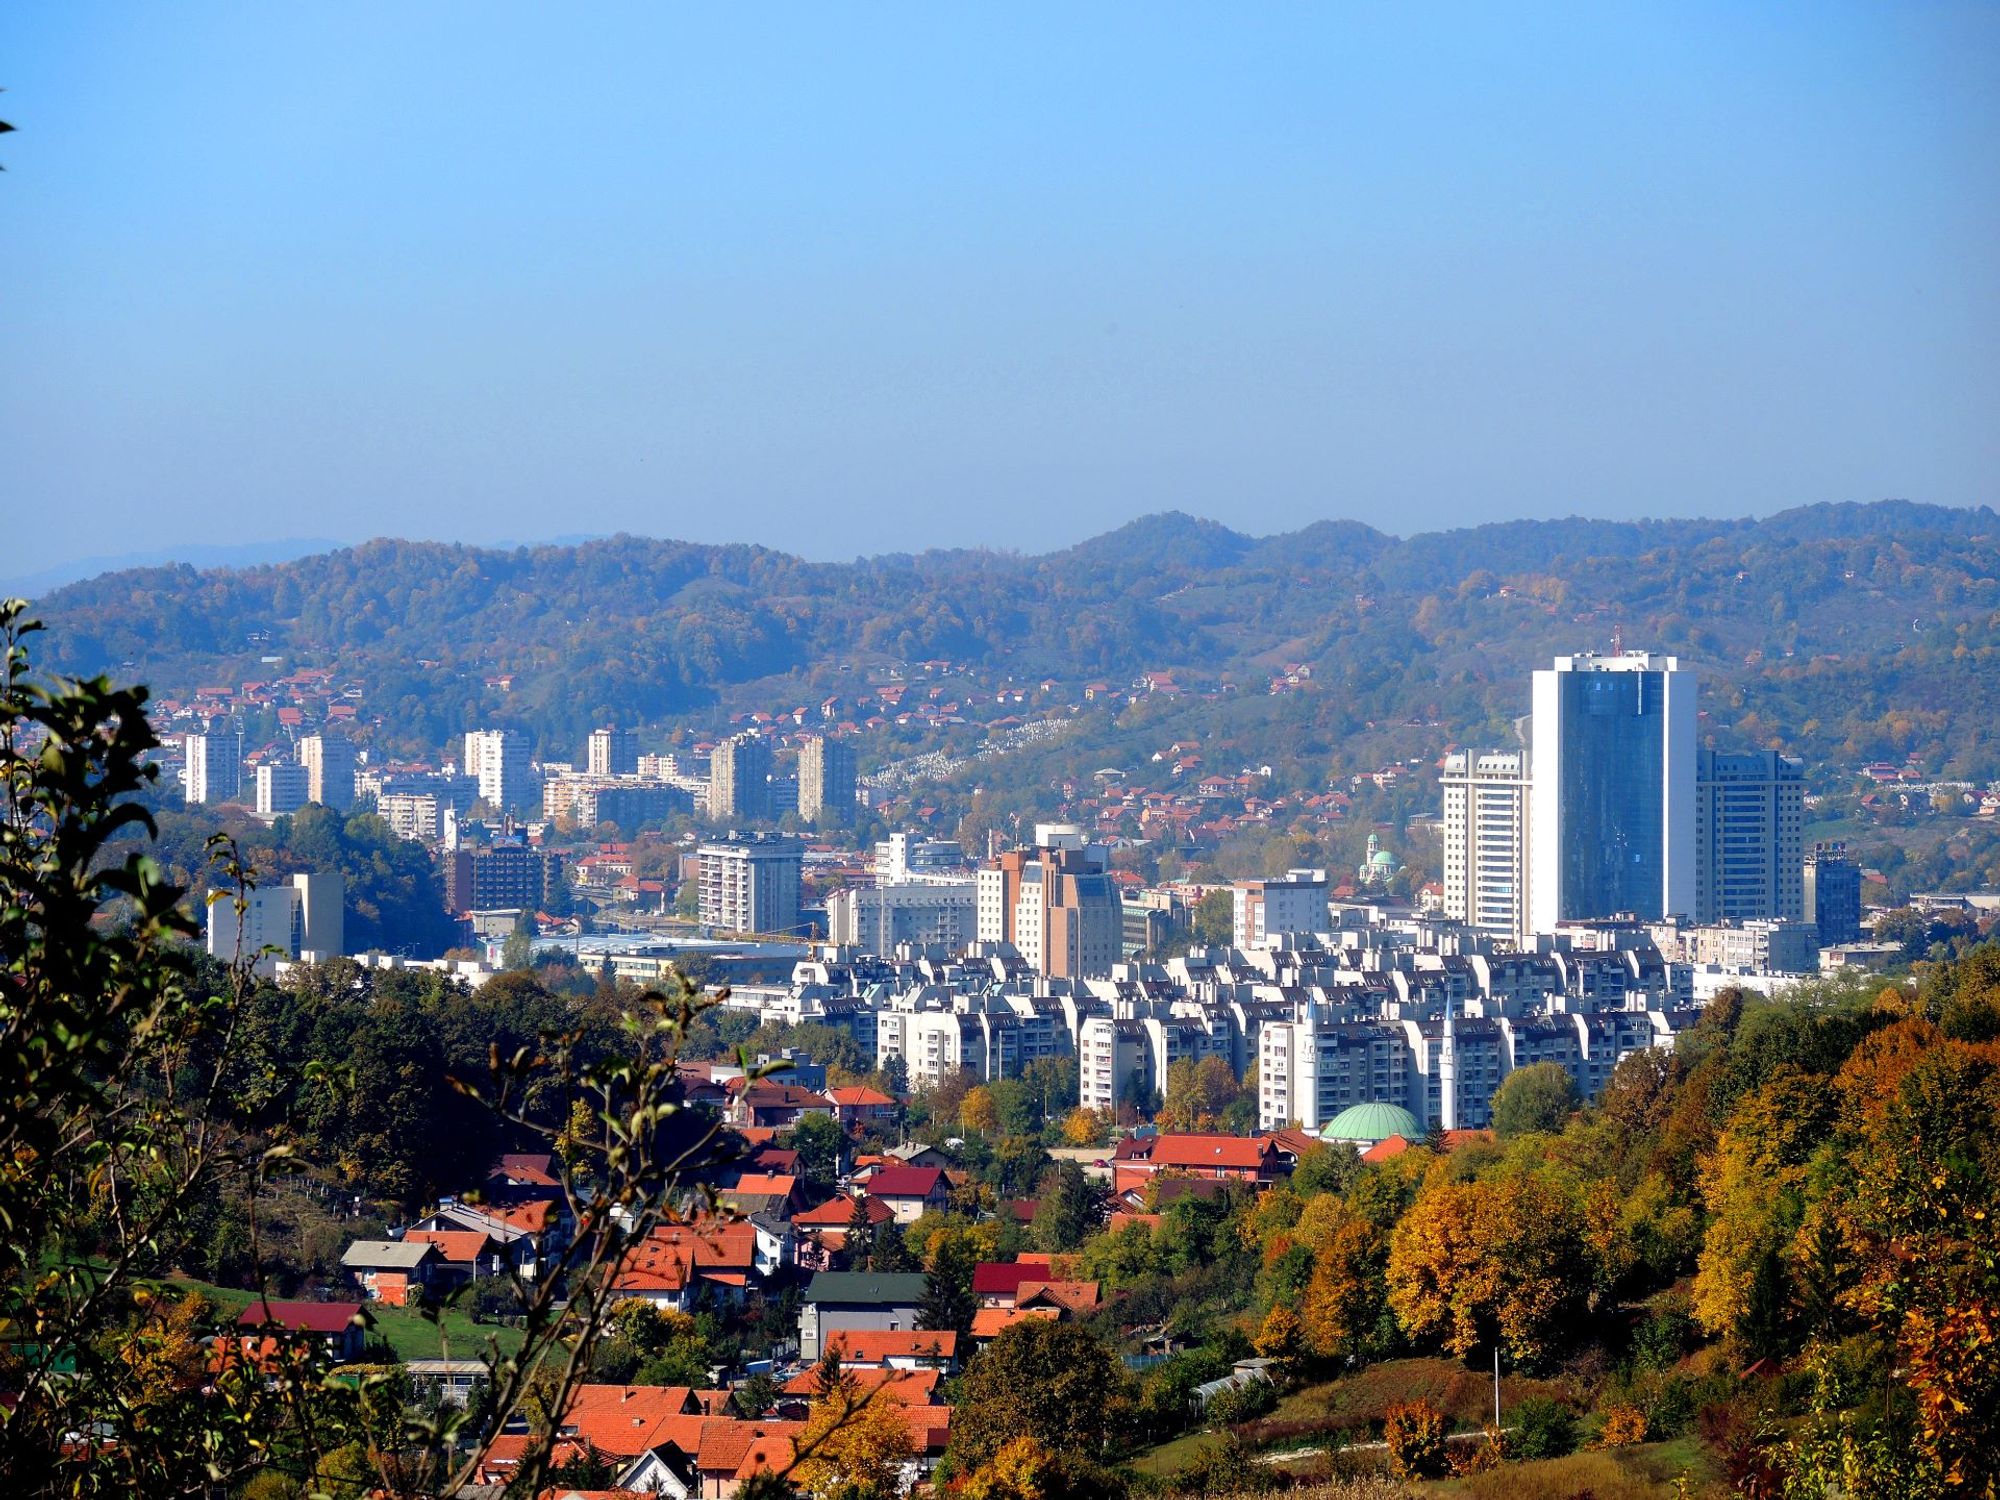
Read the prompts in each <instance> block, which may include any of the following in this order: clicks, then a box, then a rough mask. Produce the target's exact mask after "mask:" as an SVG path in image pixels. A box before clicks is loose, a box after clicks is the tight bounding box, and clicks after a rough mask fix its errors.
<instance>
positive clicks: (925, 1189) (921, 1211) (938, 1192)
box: [868, 1167, 951, 1224]
mask: <svg viewBox="0 0 2000 1500" xmlns="http://www.w3.org/2000/svg"><path fill="white" fill-rule="evenodd" d="M868 1196H869V1197H871V1198H874V1199H877V1200H879V1201H881V1202H883V1203H886V1204H888V1205H889V1211H890V1212H891V1213H892V1214H893V1215H894V1216H895V1219H896V1222H897V1223H898V1224H914V1223H916V1222H917V1220H919V1219H921V1218H922V1217H923V1216H924V1215H925V1214H926V1213H929V1212H931V1211H932V1210H941V1209H943V1208H944V1207H945V1206H946V1205H947V1204H948V1203H949V1202H950V1199H951V1182H950V1180H949V1179H948V1178H947V1177H946V1176H945V1175H944V1172H943V1171H942V1170H941V1169H940V1168H937V1167H881V1168H879V1169H877V1170H876V1172H875V1173H874V1174H873V1175H872V1176H870V1177H869V1179H868Z"/></svg>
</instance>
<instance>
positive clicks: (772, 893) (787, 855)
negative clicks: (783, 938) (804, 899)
mask: <svg viewBox="0 0 2000 1500" xmlns="http://www.w3.org/2000/svg"><path fill="white" fill-rule="evenodd" d="M804 853H805V846H804V845H802V844H801V843H800V842H799V841H798V840H797V839H792V838H786V837H784V836H783V835H781V834H775V833H735V832H731V833H730V834H728V835H727V836H726V837H723V838H715V839H709V840H707V841H705V842H704V843H702V844H701V845H700V847H699V848H698V849H697V850H696V860H697V866H696V878H697V880H698V882H699V889H700V896H701V902H700V912H701V921H702V925H703V926H705V927H711V928H714V929H715V930H716V931H717V932H756V933H771V934H778V933H795V932H797V931H798V930H799V868H800V865H801V863H802V860H803V856H804Z"/></svg>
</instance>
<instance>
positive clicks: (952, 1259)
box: [917, 1230, 979, 1336]
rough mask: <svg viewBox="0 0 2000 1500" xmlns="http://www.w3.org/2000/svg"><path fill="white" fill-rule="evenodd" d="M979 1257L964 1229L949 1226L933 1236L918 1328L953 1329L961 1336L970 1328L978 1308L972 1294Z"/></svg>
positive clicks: (918, 1315)
mask: <svg viewBox="0 0 2000 1500" xmlns="http://www.w3.org/2000/svg"><path fill="white" fill-rule="evenodd" d="M978 1260H979V1253H978V1251H977V1250H976V1249H974V1247H973V1244H972V1241H971V1239H970V1237H968V1236H967V1235H966V1234H965V1233H964V1232H963V1231H958V1230H949V1231H947V1232H945V1233H942V1234H939V1235H936V1236H934V1237H933V1238H932V1240H931V1263H930V1266H929V1267H928V1268H927V1269H926V1271H925V1273H924V1301H923V1306H922V1307H920V1308H919V1309H918V1310H917V1326H918V1327H919V1328H933V1329H938V1330H940V1331H942V1330H946V1329H951V1330H955V1331H956V1332H957V1333H958V1334H959V1335H960V1336H963V1335H965V1334H967V1333H969V1332H970V1331H971V1329H972V1315H973V1314H974V1313H975V1312H977V1311H978V1309H979V1303H978V1300H977V1299H976V1298H975V1297H974V1296H973V1295H972V1268H973V1266H974V1265H976V1264H977V1263H978Z"/></svg>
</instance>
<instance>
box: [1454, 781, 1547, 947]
mask: <svg viewBox="0 0 2000 1500" xmlns="http://www.w3.org/2000/svg"><path fill="white" fill-rule="evenodd" d="M1442 783H1443V790H1444V843H1443V854H1444V914H1445V915H1446V916H1447V917H1449V918H1451V919H1452V920H1453V921H1454V922H1463V923H1465V925H1466V926H1468V927H1476V928H1478V929H1479V930H1480V931H1481V932H1491V933H1497V934H1500V935H1502V936H1507V937H1518V936H1521V935H1523V934H1525V933H1526V932H1528V931H1529V930H1530V929H1529V913H1528V873H1529V872H1528V766H1527V757H1526V756H1525V755H1523V754H1522V753H1521V752H1520V751H1518V750H1472V751H1461V752H1459V753H1457V754H1454V755H1448V756H1446V757H1445V762H1444V774H1443V777H1442Z"/></svg>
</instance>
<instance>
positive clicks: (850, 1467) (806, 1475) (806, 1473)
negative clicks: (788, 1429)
mask: <svg viewBox="0 0 2000 1500" xmlns="http://www.w3.org/2000/svg"><path fill="white" fill-rule="evenodd" d="M905 1411H906V1408H905V1406H904V1405H903V1403H902V1402H901V1401H899V1400H898V1399H896V1398H895V1397H894V1396H892V1395H890V1394H889V1388H888V1387H886V1386H884V1387H882V1388H880V1389H878V1390H876V1391H874V1392H873V1393H871V1394H870V1395H867V1396H862V1397H857V1396H855V1395H854V1393H853V1391H852V1389H851V1388H847V1387H842V1388H840V1389H837V1390H835V1391H834V1392H832V1393H831V1394H829V1395H827V1396H826V1397H824V1398H823V1399H821V1400H819V1401H817V1402H815V1403H814V1404H813V1409H812V1412H811V1414H810V1415H809V1416H808V1417H807V1419H806V1425H805V1428H804V1430H803V1431H801V1432H800V1433H799V1435H798V1437H797V1439H796V1440H795V1441H796V1444H797V1451H798V1453H799V1455H800V1456H799V1460H798V1463H797V1465H796V1466H795V1467H794V1468H793V1470H792V1478H793V1480H794V1481H795V1482H796V1483H797V1484H798V1485H799V1487H800V1488H801V1489H804V1490H808V1491H810V1492H811V1493H813V1494H815V1495H824V1494H829V1493H831V1492H832V1491H834V1490H838V1489H844V1488H848V1487H850V1486H851V1487H853V1488H856V1489H862V1490H869V1491H872V1492H874V1493H877V1494H881V1493H894V1491H895V1489H896V1488H897V1485H898V1483H899V1481H900V1479H901V1477H902V1469H903V1466H904V1465H905V1464H906V1463H908V1462H909V1461H910V1457H911V1455H912V1454H913V1453H914V1452H915V1451H916V1450H915V1445H914V1444H913V1443H912V1442H911V1439H910V1423H909V1419H908V1417H907V1416H906V1415H905Z"/></svg>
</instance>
